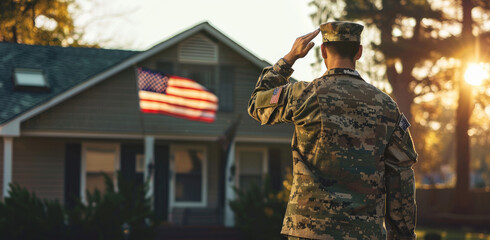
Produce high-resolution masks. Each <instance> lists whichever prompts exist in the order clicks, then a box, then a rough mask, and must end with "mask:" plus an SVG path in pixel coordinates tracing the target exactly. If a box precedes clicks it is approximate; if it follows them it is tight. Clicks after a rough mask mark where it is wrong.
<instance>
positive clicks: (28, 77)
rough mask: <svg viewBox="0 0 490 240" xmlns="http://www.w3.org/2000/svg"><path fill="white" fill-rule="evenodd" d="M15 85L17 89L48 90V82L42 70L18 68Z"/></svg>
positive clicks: (15, 74) (15, 71)
mask: <svg viewBox="0 0 490 240" xmlns="http://www.w3.org/2000/svg"><path fill="white" fill-rule="evenodd" d="M14 83H15V87H16V88H36V89H37V88H39V89H47V88H48V82H47V81H46V78H45V77H44V74H43V71H42V70H40V69H27V68H16V69H15V70H14Z"/></svg>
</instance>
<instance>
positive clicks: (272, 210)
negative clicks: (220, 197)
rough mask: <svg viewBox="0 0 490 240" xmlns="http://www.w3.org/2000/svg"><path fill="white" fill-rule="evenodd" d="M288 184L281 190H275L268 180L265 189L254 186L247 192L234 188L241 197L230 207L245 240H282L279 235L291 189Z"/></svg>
mask: <svg viewBox="0 0 490 240" xmlns="http://www.w3.org/2000/svg"><path fill="white" fill-rule="evenodd" d="M287 179H289V178H287ZM289 181H290V180H289ZM289 181H288V180H285V181H284V183H283V184H284V187H285V188H284V190H282V191H274V190H273V189H272V188H271V184H270V180H269V178H268V177H267V178H266V180H265V183H264V184H263V185H262V187H259V186H258V185H256V184H253V185H252V186H251V187H250V188H249V189H246V190H239V189H235V191H236V193H237V195H238V197H237V199H236V200H234V201H231V202H230V207H231V209H232V210H233V211H234V213H235V223H236V226H237V227H238V229H240V231H241V232H242V234H243V236H244V237H245V238H246V239H283V237H282V236H281V234H280V232H281V227H282V221H283V218H284V213H285V211H286V206H287V201H288V198H289V191H290V190H291V188H290V182H289Z"/></svg>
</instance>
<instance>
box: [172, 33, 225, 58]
mask: <svg viewBox="0 0 490 240" xmlns="http://www.w3.org/2000/svg"><path fill="white" fill-rule="evenodd" d="M179 61H180V62H182V63H209V64H216V63H218V45H217V44H216V43H214V42H213V41H211V40H210V39H209V38H207V37H206V36H204V35H202V34H197V35H195V36H193V37H191V38H189V39H188V40H185V41H184V42H182V43H181V44H180V46H179Z"/></svg>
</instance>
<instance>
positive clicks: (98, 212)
mask: <svg viewBox="0 0 490 240" xmlns="http://www.w3.org/2000/svg"><path fill="white" fill-rule="evenodd" d="M105 185H106V192H105V193H104V194H103V195H102V194H101V193H100V191H98V190H96V191H94V193H93V194H90V193H87V195H88V196H87V203H86V204H85V203H83V202H82V201H81V200H77V201H76V204H75V207H73V208H72V209H65V208H64V207H63V206H62V205H61V204H60V203H59V202H58V201H53V200H41V199H39V198H38V197H37V196H36V195H35V194H34V193H30V192H29V191H28V190H27V189H25V188H22V187H20V186H19V185H17V184H11V185H10V191H9V194H10V196H9V197H6V198H5V201H4V202H0V233H1V235H0V237H2V239H7V240H17V239H19V240H20V239H22V240H30V239H50V240H51V239H54V240H56V239H84V240H85V239H99V240H104V239H111V240H112V239H116V240H117V239H153V238H154V236H155V235H154V230H155V226H156V222H155V218H154V214H153V211H152V209H151V199H150V198H147V197H146V196H145V195H146V190H147V189H148V184H140V185H137V184H136V183H135V182H132V181H128V180H125V179H124V178H123V177H121V175H120V174H118V185H117V187H118V191H116V189H115V186H114V184H113V183H112V180H111V179H110V178H109V177H108V176H107V175H105ZM124 230H126V231H128V232H127V233H128V234H127V235H126V238H125V236H124V234H123V232H124Z"/></svg>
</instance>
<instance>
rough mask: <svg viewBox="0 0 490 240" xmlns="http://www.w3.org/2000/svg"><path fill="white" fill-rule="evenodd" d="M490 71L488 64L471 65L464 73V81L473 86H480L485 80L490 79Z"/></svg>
mask: <svg viewBox="0 0 490 240" xmlns="http://www.w3.org/2000/svg"><path fill="white" fill-rule="evenodd" d="M489 70H490V68H489V66H488V64H484V63H470V64H468V68H467V69H466V72H465V73H464V80H465V81H466V82H467V83H469V84H471V85H473V86H479V85H481V84H482V83H483V80H485V79H488V78H489V77H490V75H489V73H488V72H489Z"/></svg>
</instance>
